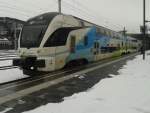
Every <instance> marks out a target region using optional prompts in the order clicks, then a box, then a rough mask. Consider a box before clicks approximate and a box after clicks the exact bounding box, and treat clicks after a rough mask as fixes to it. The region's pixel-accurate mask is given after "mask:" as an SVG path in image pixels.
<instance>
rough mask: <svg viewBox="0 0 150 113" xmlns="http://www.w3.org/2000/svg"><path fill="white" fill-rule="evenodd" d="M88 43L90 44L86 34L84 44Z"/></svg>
mask: <svg viewBox="0 0 150 113" xmlns="http://www.w3.org/2000/svg"><path fill="white" fill-rule="evenodd" d="M87 45H88V37H87V36H85V37H84V46H87Z"/></svg>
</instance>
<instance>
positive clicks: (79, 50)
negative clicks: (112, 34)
mask: <svg viewBox="0 0 150 113" xmlns="http://www.w3.org/2000/svg"><path fill="white" fill-rule="evenodd" d="M86 36H87V38H88V39H87V42H88V43H87V45H86V46H85V45H84V41H81V42H79V43H78V44H76V48H75V49H76V50H75V51H76V52H75V53H71V54H70V55H69V56H68V57H67V59H66V62H69V61H71V60H75V59H81V58H86V59H87V60H88V61H89V62H90V61H93V60H94V55H93V52H92V48H93V45H94V42H95V40H97V41H98V42H99V43H100V46H102V47H106V46H107V45H108V43H109V39H110V38H108V37H106V36H103V35H100V34H99V35H97V34H96V27H91V29H90V30H89V32H88V33H87V34H86Z"/></svg>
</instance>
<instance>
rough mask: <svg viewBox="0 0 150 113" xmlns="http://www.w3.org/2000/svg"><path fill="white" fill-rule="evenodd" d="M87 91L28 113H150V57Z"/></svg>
mask: <svg viewBox="0 0 150 113" xmlns="http://www.w3.org/2000/svg"><path fill="white" fill-rule="evenodd" d="M149 53H150V51H149ZM119 73H120V74H119V75H118V76H116V75H111V76H112V78H107V79H103V80H102V81H100V82H99V83H98V84H97V85H95V86H94V87H93V88H92V89H90V90H88V91H87V92H81V93H79V94H74V95H73V96H71V97H66V98H65V100H64V101H63V102H62V103H49V104H47V105H46V106H41V107H39V108H37V109H35V110H32V111H28V112H26V113H150V55H147V56H146V60H145V61H143V60H142V55H139V56H137V57H136V58H135V59H134V60H131V61H128V62H127V64H126V65H125V66H124V67H123V68H122V69H120V70H119Z"/></svg>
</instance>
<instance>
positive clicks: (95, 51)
mask: <svg viewBox="0 0 150 113" xmlns="http://www.w3.org/2000/svg"><path fill="white" fill-rule="evenodd" d="M99 52H100V44H99V42H97V41H96V42H94V48H93V54H94V60H95V61H96V60H98V55H99Z"/></svg>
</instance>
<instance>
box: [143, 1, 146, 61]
mask: <svg viewBox="0 0 150 113" xmlns="http://www.w3.org/2000/svg"><path fill="white" fill-rule="evenodd" d="M145 12H146V9H145V0H143V60H145V48H146V47H145V46H146V45H145V42H146V41H145V39H146V37H145V34H146V29H145V28H146V20H145Z"/></svg>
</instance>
